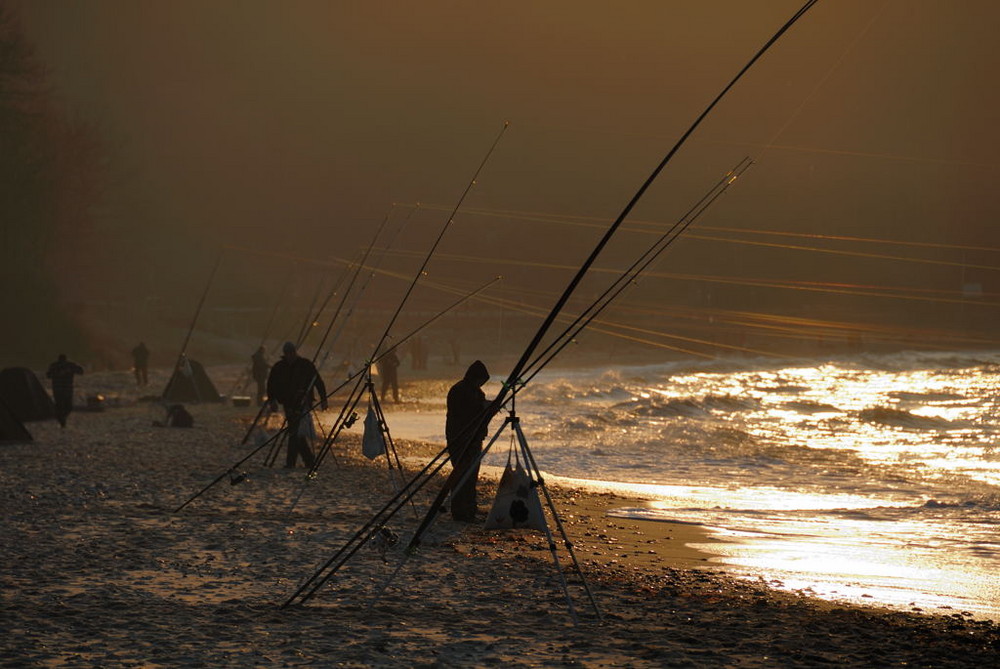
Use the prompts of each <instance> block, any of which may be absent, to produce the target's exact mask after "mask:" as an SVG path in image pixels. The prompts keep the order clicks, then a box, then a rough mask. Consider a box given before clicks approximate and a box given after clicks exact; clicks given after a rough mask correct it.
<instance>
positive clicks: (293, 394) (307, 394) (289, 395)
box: [267, 341, 327, 469]
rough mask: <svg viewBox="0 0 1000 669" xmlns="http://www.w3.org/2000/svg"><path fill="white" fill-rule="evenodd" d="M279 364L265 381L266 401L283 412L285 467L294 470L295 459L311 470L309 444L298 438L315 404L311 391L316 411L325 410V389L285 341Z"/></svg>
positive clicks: (308, 363)
mask: <svg viewBox="0 0 1000 669" xmlns="http://www.w3.org/2000/svg"><path fill="white" fill-rule="evenodd" d="M281 352H282V354H281V360H279V361H278V362H276V363H274V366H273V367H271V373H270V375H269V376H268V377H267V398H268V401H269V402H270V403H271V406H272V407H273V408H274V409H277V408H278V407H277V405H278V404H281V407H282V408H283V409H284V410H285V421H286V422H287V429H288V454H287V455H286V457H285V467H294V466H295V461H296V459H297V457H298V456H299V455H301V456H302V462H304V463H305V465H306V467H309V468H310V469H312V466H313V464H314V463H315V460H314V458H313V452H312V449H311V448H310V447H309V441H308V440H307V439H306V438H305V437H304V436H302V435H301V434H299V427H300V425H301V423H302V421H303V420H312V417H311V416H310V415H309V410H310V409H311V408H312V405H313V404H314V403H315V401H316V400H315V395H314V391H316V392H319V397H320V408H322V409H324V410H325V409H326V407H327V405H326V385H324V384H323V379H321V378H320V376H319V372H317V371H316V366H315V365H313V364H312V361H311V360H307V359H306V358H300V357H299V354H298V353H297V352H296V351H295V344H293V343H292V342H290V341H286V342H285V344H284V346H282V347H281Z"/></svg>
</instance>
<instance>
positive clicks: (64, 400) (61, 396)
mask: <svg viewBox="0 0 1000 669" xmlns="http://www.w3.org/2000/svg"><path fill="white" fill-rule="evenodd" d="M77 374H83V367H81V366H80V365H78V364H76V363H75V362H70V361H69V360H67V359H66V354H65V353H60V354H59V359H58V360H56V361H55V362H53V363H52V364H51V365H49V371H47V372H46V373H45V376H47V377H49V378H50V379H52V398H53V399H54V400H55V404H56V420H57V421H59V425H60V426H61V427H66V419H67V418H68V417H69V414H70V412H71V411H72V410H73V377H74V376H75V375H77Z"/></svg>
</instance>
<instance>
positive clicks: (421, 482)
mask: <svg viewBox="0 0 1000 669" xmlns="http://www.w3.org/2000/svg"><path fill="white" fill-rule="evenodd" d="M749 165H750V161H749V159H744V160H742V161H740V163H739V164H738V165H737V166H736V167H735V168H734V169H733V170H732V171H730V172H729V173H727V174H726V175H724V176H723V177H722V179H720V180H719V182H717V183H716V184H715V185H713V186H712V188H711V189H710V190H709V191H708V192H707V193H706V194H705V195H704V196H702V198H701V200H699V201H698V202H697V203H696V204H695V205H694V206H692V207H691V208H690V210H689V211H688V212H687V213H686V214H685V215H684V217H682V218H681V219H680V220H679V221H678V222H676V223H675V224H674V225H673V226H672V227H671V228H670V230H668V231H667V232H666V233H665V234H664V235H663V236H662V237H661V240H660V241H662V240H663V239H665V238H668V237H670V236H671V233H672V232H676V231H677V229H678V227H679V226H680V225H682V224H683V222H684V221H685V220H688V219H690V220H688V224H690V221H693V220H694V219H696V218H697V217H698V216H700V215H701V214H702V213H703V212H704V211H705V209H706V208H707V207H708V206H709V205H710V204H711V203H712V202H714V201H715V200H716V199H717V198H718V197H719V196H720V195H721V193H722V192H724V191H725V190H726V189H727V188H728V187H729V185H731V184H732V183H733V182H734V181H735V178H734V175H738V174H741V173H742V172H743V171H745V170H746V169H747V168H748V167H749ZM657 245H659V242H658V244H657ZM657 245H654V247H653V249H655V247H656V246H657ZM661 251H662V249H661ZM655 255H658V253H657V254H655ZM655 255H654V254H652V253H651V250H647V251H646V252H645V253H644V254H643V255H642V256H640V259H639V260H637V261H636V262H635V263H633V264H632V266H631V267H629V268H628V270H626V271H624V272H622V278H620V279H619V280H618V281H616V282H615V283H614V284H613V286H621V288H620V290H624V288H625V287H627V286H628V285H629V284H630V283H631V281H632V280H634V278H635V276H638V274H639V273H641V272H642V271H643V270H644V269H645V268H646V267H647V266H648V265H649V263H651V262H652V261H653V260H654V259H655ZM620 290H619V292H620ZM611 291H612V289H610V288H609V289H608V291H606V292H605V296H606V295H607V294H608V293H610V292H611ZM599 301H600V300H597V301H595V304H596V303H597V302H599ZM607 303H609V301H608V302H606V303H605V306H606V305H607ZM598 313H599V312H598ZM594 316H596V314H594ZM578 324H579V319H578V320H577V321H575V322H574V325H578ZM571 329H572V326H571V327H570V328H568V329H567V331H569V330H571ZM580 329H582V327H581V328H580ZM566 341H567V342H568V341H570V340H569V339H566ZM547 350H548V349H547ZM543 355H544V354H543ZM553 355H554V354H553ZM540 357H541V356H540ZM530 367H531V365H528V367H526V369H528V368H530ZM534 374H537V371H535V372H534ZM534 374H532V377H533V376H534ZM515 390H516V389H515ZM514 397H515V394H514V393H511V394H510V395H509V396H508V397H507V399H506V400H505V401H504V405H506V403H507V402H510V401H512V400H513V399H514ZM490 417H491V418H492V414H491V415H490ZM478 421H479V419H478V418H477V419H476V420H473V421H471V422H470V423H469V424H468V425H466V426H465V427H464V428H463V429H462V430H461V431H460V433H459V437H458V439H459V440H461V439H463V438H464V437H465V435H471V434H473V432H472V430H473V429H474V428H475V427H477V426H478V425H479V422H478ZM448 460H449V455H448V449H447V447H445V448H443V449H441V450H440V451H439V452H438V453H437V454H436V455H435V456H434V457H433V458H431V460H430V461H428V462H427V463H426V464H425V465H424V467H423V468H422V469H421V470H420V471H419V472H417V473H416V474H415V475H414V476H413V477H412V478H411V479H410V480H409V481H408V482H407V483H406V484H405V485H404V486H403V487H402V488H401V489H399V490H397V492H396V494H395V495H394V496H393V497H392V498H391V499H390V500H389V501H387V502H386V503H385V504H384V505H383V506H382V508H381V509H379V510H378V511H376V512H375V514H374V515H373V516H372V517H371V518H369V520H368V522H366V523H365V524H364V525H363V526H362V527H361V529H359V530H358V531H356V532H355V533H354V535H352V536H351V537H350V538H349V539H348V541H347V542H346V543H344V544H343V545H342V546H341V547H340V549H339V550H338V551H337V552H336V553H334V555H333V556H331V557H330V558H329V559H328V560H327V561H326V562H325V563H323V564H322V565H321V566H320V567H319V569H317V570H316V571H315V572H314V573H313V574H312V575H311V576H310V577H309V578H307V579H306V580H305V581H304V582H302V583H301V584H300V585H299V587H298V589H296V591H295V592H294V593H292V595H291V596H290V597H289V598H288V599H287V600H286V601H285V602H284V604H283V605H282V608H286V607H288V606H291V605H292V604H294V603H296V601H298V603H300V604H305V603H306V602H308V601H309V600H310V599H311V598H312V597H313V596H315V594H316V593H317V592H318V591H319V589H320V588H322V587H323V585H325V584H326V583H327V581H329V579H330V578H332V577H333V576H334V575H335V574H336V573H337V572H338V571H339V570H340V568H341V567H343V566H344V565H345V564H347V562H348V561H349V560H350V559H351V558H352V557H353V556H354V555H355V554H356V553H357V551H358V550H360V548H361V547H362V546H364V545H365V544H366V543H367V542H368V541H370V540H371V539H372V537H374V536H375V534H376V533H377V532H378V531H379V530H380V529H381V528H382V527H384V526H385V523H386V522H388V521H389V520H390V519H391V518H392V517H393V516H394V515H395V514H396V513H398V512H399V511H400V510H401V509H402V508H403V507H404V506H406V505H407V504H409V503H410V502H411V501H412V500H413V498H414V497H415V496H416V494H417V493H418V492H419V491H420V490H421V489H422V488H424V486H426V485H427V484H428V483H430V482H431V481H433V480H434V479H435V478H436V477H437V476H438V475H439V473H440V472H441V470H442V469H443V468H444V466H445V465H446V464H447V462H448ZM453 475H454V474H452V475H451V476H453ZM451 476H449V477H448V479H446V482H445V488H446V489H448V488H449V486H450V484H451ZM443 501H444V500H443V499H440V500H436V501H435V504H436V505H438V506H436V507H435V508H442V507H441V506H440V503H441V502H443ZM397 571H398V569H397ZM588 590H589V588H588ZM588 595H589V592H588ZM591 600H593V598H592V597H591Z"/></svg>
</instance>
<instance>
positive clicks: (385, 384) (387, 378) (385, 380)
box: [378, 349, 399, 402]
mask: <svg viewBox="0 0 1000 669" xmlns="http://www.w3.org/2000/svg"><path fill="white" fill-rule="evenodd" d="M398 372H399V356H398V355H396V351H395V349H389V352H388V353H386V354H385V355H384V356H382V359H381V360H379V361H378V373H379V376H381V377H382V391H381V395H382V396H381V400H382V401H383V402H385V393H386V391H387V390H388V389H389V388H390V387H391V388H392V401H393V402H399V373H398Z"/></svg>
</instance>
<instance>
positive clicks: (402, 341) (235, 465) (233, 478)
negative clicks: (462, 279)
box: [174, 276, 502, 513]
mask: <svg viewBox="0 0 1000 669" xmlns="http://www.w3.org/2000/svg"><path fill="white" fill-rule="evenodd" d="M501 279H502V277H499V276H497V277H494V278H492V279H490V280H489V281H488V282H486V283H484V284H483V285H482V286H480V287H479V288H477V289H475V290H474V291H472V292H471V293H467V294H465V295H463V296H462V297H461V298H459V299H458V300H456V301H455V302H453V303H452V304H450V305H448V306H447V307H446V308H444V309H442V310H441V311H440V312H438V313H437V314H435V315H434V316H432V317H431V318H429V319H427V320H426V321H424V322H423V323H422V324H420V325H419V326H417V327H416V328H414V329H413V330H412V331H410V332H409V333H408V334H407V335H406V336H404V337H402V338H401V339H400V340H399V341H398V342H397V343H396V344H395V345H393V346H391V347H389V348H387V349H386V350H385V352H384V353H383V354H382V356H380V357H379V358H377V359H376V360H374V361H373V362H374V363H378V361H379V360H381V358H382V357H383V356H386V355H388V354H389V353H390V352H392V351H395V350H396V349H397V348H399V347H400V346H402V345H403V344H405V343H406V342H407V341H409V340H410V339H411V338H413V337H415V336H416V335H417V334H419V333H420V332H422V331H423V330H424V329H425V328H427V327H430V326H431V325H432V324H433V323H435V322H436V321H437V320H439V319H440V318H442V317H443V316H445V315H446V314H448V313H449V312H451V311H453V310H454V309H456V308H458V307H459V306H461V305H462V304H464V303H465V302H467V301H468V300H470V299H472V298H473V297H475V296H476V295H478V294H479V293H481V292H482V291H484V290H486V289H487V288H489V287H490V286H492V285H493V284H494V283H496V282H497V281H500V280H501ZM364 373H365V370H364V369H361V370H358V371H357V372H354V373H353V374H352V375H350V376H349V377H348V378H347V379H346V380H345V381H344V382H343V383H341V384H340V385H339V386H337V387H336V388H334V389H333V390H332V391H330V392H329V393H327V395H326V397H327V398H329V397H333V396H334V395H336V394H337V393H338V392H340V391H341V390H343V389H344V388H345V387H347V386H348V385H349V384H350V383H351V382H352V381H354V380H355V378H356V377H358V376H363V375H364ZM317 406H319V402H317V403H316V404H314V405H313V406H312V407H311V408H312V409H315V408H316V407H317ZM285 429H287V428H282V430H280V431H278V432H277V433H275V434H273V435H272V436H271V437H269V438H268V439H267V440H266V441H264V442H263V443H261V444H259V445H258V446H257V447H256V448H254V449H253V450H252V451H250V452H249V453H247V454H246V455H245V456H244V457H242V458H241V459H240V460H238V461H236V462H235V463H233V464H232V465H231V466H230V467H229V468H228V469H227V470H226V471H224V472H223V473H222V474H220V475H219V476H218V477H217V478H215V479H214V480H213V481H212V482H211V483H209V484H208V485H206V486H205V487H204V488H202V489H201V490H199V491H198V492H197V493H195V494H194V495H192V496H191V497H190V498H189V499H188V500H187V501H186V502H184V503H183V504H181V505H180V506H179V507H177V508H176V509H174V513H178V512H180V511H181V510H183V509H184V507H186V506H187V505H188V504H190V503H191V502H193V501H194V500H196V499H198V498H199V497H201V496H202V495H203V494H204V493H206V492H208V490H209V489H211V488H212V487H214V486H215V485H216V484H218V483H219V482H220V481H222V479H224V478H226V476H230V481H235V482H239V481H238V480H237V479H239V473H238V472H237V471H236V470H237V469H238V468H239V467H240V465H242V464H243V463H245V462H247V461H248V460H250V458H252V457H253V456H254V455H256V454H257V453H259V452H260V451H261V450H263V449H264V447H265V446H270V445H271V444H272V443H274V441H275V440H277V439H278V438H279V437H280V436H281V434H282V433H283V432H284V431H285ZM244 478H245V477H244Z"/></svg>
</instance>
